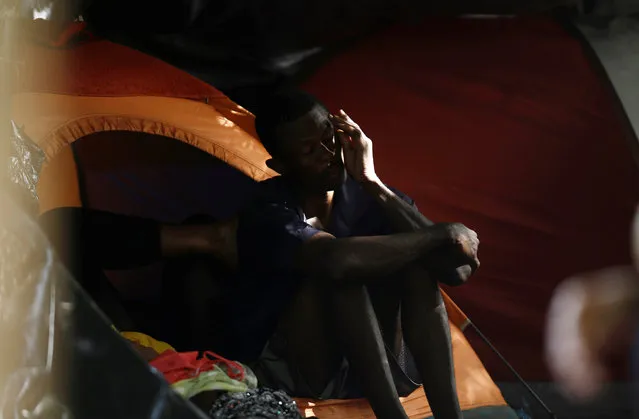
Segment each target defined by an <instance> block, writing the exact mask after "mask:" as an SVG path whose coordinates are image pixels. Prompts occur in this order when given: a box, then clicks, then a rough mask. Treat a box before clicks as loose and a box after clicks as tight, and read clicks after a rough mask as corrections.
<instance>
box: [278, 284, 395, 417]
mask: <svg viewBox="0 0 639 419" xmlns="http://www.w3.org/2000/svg"><path fill="white" fill-rule="evenodd" d="M283 330H284V331H285V333H286V335H287V337H288V344H287V348H288V351H289V352H288V358H289V362H290V363H291V364H292V365H293V366H294V367H295V368H297V370H298V372H299V373H300V374H301V375H302V376H303V377H304V379H305V381H306V383H307V385H308V386H309V387H310V388H311V390H312V391H313V392H314V393H315V394H320V393H321V392H322V391H323V390H324V388H325V387H326V386H327V385H328V384H329V383H330V382H331V381H332V380H333V379H334V377H335V376H336V373H337V372H338V368H339V366H340V364H341V361H342V359H343V358H344V356H346V359H347V360H348V361H349V365H350V368H351V370H352V372H353V373H354V374H355V375H356V376H357V378H358V379H359V381H360V382H361V386H362V388H363V390H364V393H365V394H366V396H367V398H368V400H369V402H370V404H371V407H372V408H373V410H374V412H375V414H376V416H377V417H378V418H393V419H394V418H402V419H403V418H406V414H405V412H404V409H403V407H402V405H401V403H400V401H399V397H398V395H397V390H396V389H395V386H394V383H393V379H392V375H391V372H390V369H389V366H388V359H387V357H386V351H385V347H384V342H383V340H382V336H381V332H380V329H379V326H378V323H377V319H376V317H375V312H374V310H373V307H372V304H371V301H370V299H369V297H368V293H367V292H366V289H365V288H364V287H363V286H352V287H346V288H342V287H339V288H337V289H329V288H328V286H327V285H325V284H318V283H317V282H309V283H308V284H307V285H306V287H305V289H304V290H303V291H302V292H301V293H300V294H299V295H298V298H297V299H296V301H295V303H294V304H293V306H292V308H291V311H290V313H289V315H288V317H287V319H286V320H285V322H284V324H283ZM335 332H336V333H335Z"/></svg>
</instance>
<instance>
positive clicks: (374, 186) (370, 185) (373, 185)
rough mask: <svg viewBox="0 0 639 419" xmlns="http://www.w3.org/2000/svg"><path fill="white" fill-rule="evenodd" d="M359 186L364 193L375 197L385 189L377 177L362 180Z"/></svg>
mask: <svg viewBox="0 0 639 419" xmlns="http://www.w3.org/2000/svg"><path fill="white" fill-rule="evenodd" d="M360 184H361V185H362V188H364V190H365V191H366V192H368V193H370V194H372V195H375V196H376V195H379V194H380V193H382V192H383V191H384V190H385V189H386V187H385V186H384V183H383V182H382V181H381V180H380V179H379V178H378V177H377V176H375V177H370V178H367V179H364V180H363V181H361V182H360Z"/></svg>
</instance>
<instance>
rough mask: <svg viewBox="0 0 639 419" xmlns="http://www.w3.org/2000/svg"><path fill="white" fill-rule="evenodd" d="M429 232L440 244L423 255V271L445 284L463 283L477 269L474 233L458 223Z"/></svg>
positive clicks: (441, 225) (444, 225) (448, 224)
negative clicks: (425, 270)
mask: <svg viewBox="0 0 639 419" xmlns="http://www.w3.org/2000/svg"><path fill="white" fill-rule="evenodd" d="M430 229H431V231H432V232H434V233H435V234H436V236H437V237H440V240H441V243H443V245H442V246H440V247H439V248H437V249H435V250H433V251H431V252H429V253H428V254H427V255H426V257H425V259H424V263H425V267H426V269H427V270H428V272H430V273H431V274H433V276H434V277H435V278H436V279H437V280H438V281H440V282H441V283H444V284H446V285H450V286H459V285H462V284H464V283H466V281H468V279H469V278H470V277H471V276H472V274H473V273H475V271H476V270H477V268H479V259H478V257H477V252H478V250H479V237H478V236H477V233H475V232H474V231H473V230H471V229H469V228H468V227H466V226H464V225H463V224H460V223H440V224H435V225H433V226H432V227H430Z"/></svg>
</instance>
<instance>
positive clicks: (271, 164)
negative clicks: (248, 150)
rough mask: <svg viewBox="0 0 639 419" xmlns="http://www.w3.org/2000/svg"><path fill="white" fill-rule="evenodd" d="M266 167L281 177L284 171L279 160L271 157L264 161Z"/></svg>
mask: <svg viewBox="0 0 639 419" xmlns="http://www.w3.org/2000/svg"><path fill="white" fill-rule="evenodd" d="M266 166H268V168H269V169H271V170H274V171H276V172H277V173H279V174H280V175H283V174H284V172H285V171H286V170H285V168H284V165H283V164H282V163H281V162H280V161H279V160H277V159H275V158H272V157H271V158H270V159H268V160H266Z"/></svg>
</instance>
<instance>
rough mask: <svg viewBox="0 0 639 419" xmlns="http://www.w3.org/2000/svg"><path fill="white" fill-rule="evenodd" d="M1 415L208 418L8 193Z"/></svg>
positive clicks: (0, 221) (3, 218) (3, 214)
mask: <svg viewBox="0 0 639 419" xmlns="http://www.w3.org/2000/svg"><path fill="white" fill-rule="evenodd" d="M0 342H2V356H1V357H0V419H19V418H20V419H26V418H30V419H31V418H47V419H57V418H60V419H62V418H64V419H67V418H92V419H97V418H105V419H106V418H109V419H112V418H149V419H151V418H153V419H159V418H168V417H171V418H185V419H186V418H204V417H206V416H204V415H203V413H201V412H200V411H199V410H197V409H196V408H195V407H194V406H193V405H191V404H190V403H188V402H186V401H184V400H183V399H182V398H180V397H179V396H178V395H177V394H176V393H174V392H173V391H172V390H171V389H170V388H169V386H168V384H167V383H166V382H165V381H164V380H163V379H162V378H161V377H160V376H159V375H156V374H154V373H152V372H151V370H150V368H149V367H148V365H147V364H146V363H145V362H144V361H143V360H142V359H141V358H139V357H138V356H137V355H136V354H135V353H134V352H133V350H132V348H130V346H129V345H128V344H127V343H126V342H125V341H124V340H123V339H122V338H120V336H119V335H118V334H117V333H116V332H115V331H114V330H113V329H112V328H111V327H110V326H109V323H108V322H107V320H106V318H105V317H104V316H103V315H102V314H101V313H100V312H98V310H97V308H96V306H95V304H93V302H92V301H90V299H89V298H88V297H87V296H86V295H85V294H84V292H83V291H82V290H81V289H80V288H79V286H77V284H76V283H75V282H74V281H73V280H72V278H71V277H70V275H69V273H68V272H67V271H66V270H65V269H64V268H63V266H62V265H61V263H60V262H58V261H57V259H56V256H55V254H54V252H53V250H52V248H51V246H50V244H49V243H48V242H47V240H46V238H45V236H44V234H43V233H42V232H41V231H40V229H39V227H38V226H37V224H36V223H35V222H34V220H33V219H31V218H30V217H29V216H28V215H27V214H26V213H25V211H24V210H23V209H22V208H20V207H18V206H17V205H16V204H15V203H14V201H13V200H12V199H11V197H10V196H8V194H6V193H0Z"/></svg>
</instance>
